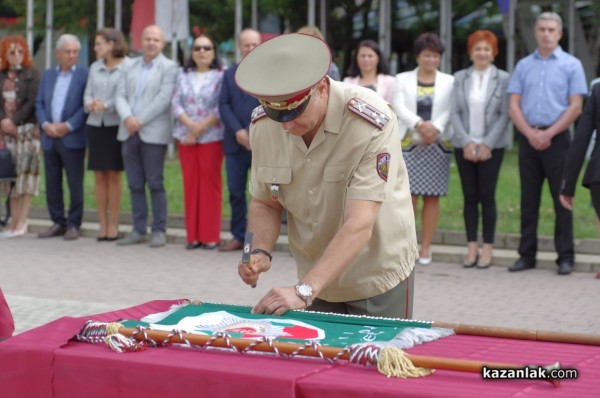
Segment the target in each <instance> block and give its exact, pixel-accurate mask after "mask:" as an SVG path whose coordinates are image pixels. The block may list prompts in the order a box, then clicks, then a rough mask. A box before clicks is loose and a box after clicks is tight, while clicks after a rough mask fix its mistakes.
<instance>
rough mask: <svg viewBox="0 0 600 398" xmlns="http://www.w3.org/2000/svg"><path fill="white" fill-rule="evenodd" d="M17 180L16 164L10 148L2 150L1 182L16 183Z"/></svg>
mask: <svg viewBox="0 0 600 398" xmlns="http://www.w3.org/2000/svg"><path fill="white" fill-rule="evenodd" d="M16 178H17V174H16V170H15V164H14V162H13V159H12V155H11V153H10V151H9V150H8V148H6V147H5V148H2V149H0V181H14V180H15V179H16Z"/></svg>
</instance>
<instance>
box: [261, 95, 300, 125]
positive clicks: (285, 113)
mask: <svg viewBox="0 0 600 398" xmlns="http://www.w3.org/2000/svg"><path fill="white" fill-rule="evenodd" d="M309 102H310V98H307V99H306V100H305V101H304V102H303V103H301V104H300V105H299V106H298V107H296V108H294V109H291V110H287V109H274V108H270V107H269V106H267V105H264V104H263V109H264V110H265V113H266V114H267V116H269V118H271V119H272V120H275V121H276V122H279V123H286V122H291V121H292V120H294V119H295V118H297V117H298V116H300V115H301V114H302V112H304V110H305V109H306V107H307V106H308V103H309Z"/></svg>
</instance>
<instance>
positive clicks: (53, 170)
mask: <svg viewBox="0 0 600 398" xmlns="http://www.w3.org/2000/svg"><path fill="white" fill-rule="evenodd" d="M84 158H85V148H81V149H73V148H67V147H65V145H64V143H63V141H62V140H60V139H57V140H53V141H52V148H50V149H45V150H44V167H45V175H46V204H47V206H48V212H49V213H50V218H51V219H52V222H53V223H55V224H58V225H60V226H62V227H75V228H79V227H80V226H81V219H82V217H83V173H84ZM63 169H64V170H65V172H66V175H67V186H68V187H69V202H70V203H69V211H68V213H67V216H66V217H65V203H64V199H63Z"/></svg>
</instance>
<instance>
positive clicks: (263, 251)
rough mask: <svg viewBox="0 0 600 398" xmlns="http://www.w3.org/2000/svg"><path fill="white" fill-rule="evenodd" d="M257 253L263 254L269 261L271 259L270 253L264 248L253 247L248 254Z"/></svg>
mask: <svg viewBox="0 0 600 398" xmlns="http://www.w3.org/2000/svg"><path fill="white" fill-rule="evenodd" d="M257 253H261V254H264V255H265V256H267V257H269V261H273V256H271V253H269V252H268V251H266V250H264V249H254V250H252V251H251V252H250V254H257Z"/></svg>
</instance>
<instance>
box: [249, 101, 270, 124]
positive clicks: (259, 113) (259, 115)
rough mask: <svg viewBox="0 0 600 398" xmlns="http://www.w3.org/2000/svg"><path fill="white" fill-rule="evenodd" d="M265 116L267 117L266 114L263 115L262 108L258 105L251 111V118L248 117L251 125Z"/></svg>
mask: <svg viewBox="0 0 600 398" xmlns="http://www.w3.org/2000/svg"><path fill="white" fill-rule="evenodd" d="M265 116H267V114H266V113H265V110H264V109H263V106H262V105H259V106H257V107H256V108H254V110H253V111H252V116H250V120H251V121H252V123H254V122H256V121H257V120H259V119H262V118H263V117H265Z"/></svg>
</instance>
